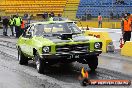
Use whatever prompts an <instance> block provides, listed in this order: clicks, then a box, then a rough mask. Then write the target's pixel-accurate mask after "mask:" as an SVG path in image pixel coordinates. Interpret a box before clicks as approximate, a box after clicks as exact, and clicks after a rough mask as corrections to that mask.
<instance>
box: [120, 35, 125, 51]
mask: <svg viewBox="0 0 132 88" xmlns="http://www.w3.org/2000/svg"><path fill="white" fill-rule="evenodd" d="M123 45H124V40H123V38H122V37H121V38H120V48H122V47H123Z"/></svg>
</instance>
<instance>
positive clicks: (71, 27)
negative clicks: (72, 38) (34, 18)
mask: <svg viewBox="0 0 132 88" xmlns="http://www.w3.org/2000/svg"><path fill="white" fill-rule="evenodd" d="M35 29H36V31H35V35H38V36H42V35H44V34H58V33H73V34H80V33H81V30H80V29H79V28H78V27H77V26H76V25H75V24H74V23H55V24H37V25H35Z"/></svg>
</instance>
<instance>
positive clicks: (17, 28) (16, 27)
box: [15, 26, 21, 38]
mask: <svg viewBox="0 0 132 88" xmlns="http://www.w3.org/2000/svg"><path fill="white" fill-rule="evenodd" d="M15 32H16V38H19V37H20V35H21V27H20V26H15Z"/></svg>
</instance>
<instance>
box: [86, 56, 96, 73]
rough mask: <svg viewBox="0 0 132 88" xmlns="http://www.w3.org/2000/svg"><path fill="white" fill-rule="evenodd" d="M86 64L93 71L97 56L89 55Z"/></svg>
mask: <svg viewBox="0 0 132 88" xmlns="http://www.w3.org/2000/svg"><path fill="white" fill-rule="evenodd" d="M87 62H88V66H89V68H90V69H91V71H95V69H96V68H97V66H98V57H97V56H90V58H89V59H88V60H87Z"/></svg>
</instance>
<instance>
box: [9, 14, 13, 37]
mask: <svg viewBox="0 0 132 88" xmlns="http://www.w3.org/2000/svg"><path fill="white" fill-rule="evenodd" d="M9 25H10V29H11V32H12V36H14V30H13V28H14V18H13V16H11V18H10V20H9Z"/></svg>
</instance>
